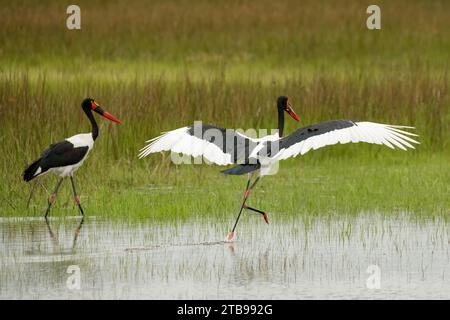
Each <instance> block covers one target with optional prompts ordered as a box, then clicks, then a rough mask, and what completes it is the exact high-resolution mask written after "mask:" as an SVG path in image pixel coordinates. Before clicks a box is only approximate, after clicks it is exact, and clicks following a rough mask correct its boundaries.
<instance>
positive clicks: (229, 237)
mask: <svg viewBox="0 0 450 320" xmlns="http://www.w3.org/2000/svg"><path fill="white" fill-rule="evenodd" d="M251 178H252V176H251V175H249V177H248V181H247V187H246V188H245V194H244V200H243V201H242V205H241V208H240V210H239V214H238V216H237V218H236V222H235V223H234V226H233V229H232V230H231V231H230V232H228V234H227V237H226V239H225V240H226V241H231V240H232V239H233V236H234V231H235V230H236V226H237V224H238V222H239V219H240V218H241V214H242V211H243V210H244V209H249V210H252V211H255V212H258V213H260V214H262V215H263V217H264V220H265V221H266V223H268V218H267V214H266V213H264V212H262V211H260V210H258V209H254V208H251V207H248V206H247V205H246V202H247V199H248V197H249V196H250V192H251V191H252V190H253V188H254V187H255V186H256V184H257V183H258V181H259V179H260V177H257V178H256V179H255V181H253V183H252V184H251V185H250V181H251Z"/></svg>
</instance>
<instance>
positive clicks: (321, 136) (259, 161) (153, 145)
mask: <svg viewBox="0 0 450 320" xmlns="http://www.w3.org/2000/svg"><path fill="white" fill-rule="evenodd" d="M277 111H278V131H277V132H276V133H275V134H273V135H267V136H265V137H262V138H259V139H255V138H251V137H248V136H246V135H243V134H242V133H239V132H237V131H235V130H232V129H223V128H220V127H216V126H213V125H193V126H188V127H183V128H179V129H176V130H173V131H168V132H165V133H163V134H162V135H160V136H159V137H156V138H154V139H151V140H148V141H147V143H148V144H147V145H146V146H145V147H144V148H142V149H141V150H140V153H139V157H140V158H143V157H145V156H148V155H149V154H151V153H155V152H161V151H172V152H175V153H182V154H185V155H189V156H192V157H199V156H203V157H204V158H205V159H207V160H208V161H210V162H213V163H215V164H218V165H230V164H238V165H237V166H235V167H233V168H230V169H228V170H224V171H222V172H223V173H224V174H230V175H241V174H245V173H247V174H248V180H247V186H246V188H245V193H244V199H243V201H242V205H241V207H240V209H239V213H238V216H237V218H236V221H235V223H234V225H233V228H232V229H231V231H229V232H228V234H227V236H226V241H231V240H232V239H233V236H234V232H235V229H236V226H237V224H238V221H239V218H240V217H241V214H242V211H243V209H248V210H251V211H254V212H257V213H259V214H261V215H262V216H263V218H264V220H265V222H266V223H268V217H267V214H266V213H265V212H264V211H261V210H259V209H255V208H252V207H249V206H248V205H247V204H246V203H247V200H248V198H249V196H250V192H251V191H252V190H253V189H254V187H255V185H256V183H257V182H258V181H259V180H260V178H261V177H262V176H265V175H268V174H272V173H273V172H274V168H275V165H276V164H277V162H278V161H280V160H284V159H287V158H290V157H296V156H297V155H304V154H305V153H307V152H308V151H310V150H316V149H319V148H322V147H325V146H329V145H334V144H337V143H341V144H345V143H350V142H352V143H356V142H367V143H373V144H380V145H385V146H387V147H389V148H391V149H395V148H399V149H402V150H406V149H407V148H412V149H414V145H413V144H418V143H419V142H418V141H416V140H414V139H413V138H411V136H417V135H416V134H414V133H411V132H408V131H405V130H402V129H414V128H413V127H408V126H394V125H388V124H379V123H374V122H366V121H364V122H355V121H351V120H332V121H326V122H321V123H318V124H314V125H311V126H307V127H304V128H300V129H297V130H295V131H294V132H292V133H291V134H290V135H288V136H285V137H284V136H283V130H284V113H285V112H286V113H288V114H289V115H290V116H291V117H292V118H293V119H294V120H296V121H299V118H298V116H297V115H296V113H295V112H294V110H293V109H292V107H291V104H290V102H289V99H288V97H286V96H281V97H279V98H278V100H277ZM255 174H256V177H255V179H254V181H253V182H252V177H253V176H254V175H255Z"/></svg>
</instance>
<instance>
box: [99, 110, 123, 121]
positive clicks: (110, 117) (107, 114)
mask: <svg viewBox="0 0 450 320" xmlns="http://www.w3.org/2000/svg"><path fill="white" fill-rule="evenodd" d="M102 116H103V117H105V118H106V119H109V120H111V121H113V122H117V123H122V121H120V120H119V119H117V118H116V117H114V116H113V115H112V114H110V113H109V112H106V111H104V112H103V114H102Z"/></svg>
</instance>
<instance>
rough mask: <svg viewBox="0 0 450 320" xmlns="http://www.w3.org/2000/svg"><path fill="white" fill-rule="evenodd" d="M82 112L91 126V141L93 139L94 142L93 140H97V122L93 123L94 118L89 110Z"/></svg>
mask: <svg viewBox="0 0 450 320" xmlns="http://www.w3.org/2000/svg"><path fill="white" fill-rule="evenodd" d="M84 112H85V113H86V116H87V117H88V119H89V122H90V123H91V126H92V139H94V141H95V139H97V137H98V125H97V121H95V117H94V115H93V114H92V111H91V110H90V109H89V110H85V111H84Z"/></svg>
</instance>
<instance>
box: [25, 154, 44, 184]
mask: <svg viewBox="0 0 450 320" xmlns="http://www.w3.org/2000/svg"><path fill="white" fill-rule="evenodd" d="M40 162H41V159H38V160H36V161H35V162H33V163H32V164H30V165H29V166H28V168H26V169H25V171H24V172H23V174H22V176H23V180H25V181H26V182H28V181H31V180H33V178H35V175H34V174H35V173H36V171H37V169H38V168H39V166H40ZM36 177H37V176H36Z"/></svg>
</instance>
